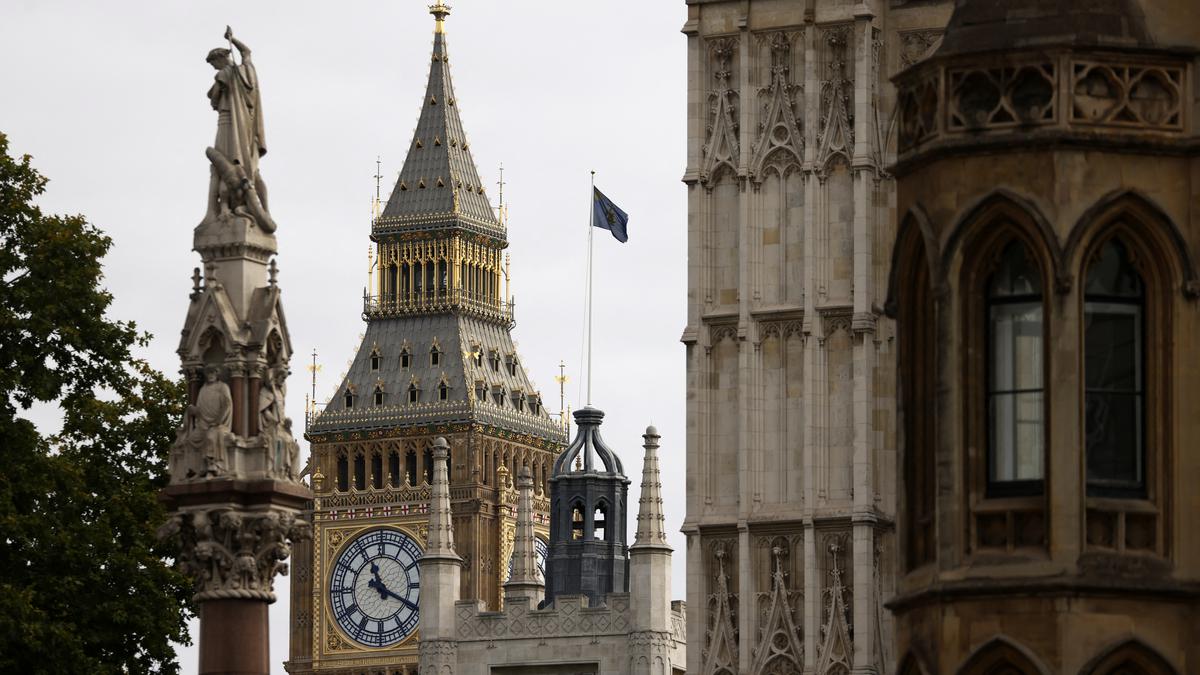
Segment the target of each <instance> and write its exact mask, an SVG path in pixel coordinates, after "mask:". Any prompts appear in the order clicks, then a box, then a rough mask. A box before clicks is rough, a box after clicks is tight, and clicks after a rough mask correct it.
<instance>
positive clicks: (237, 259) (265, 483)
mask: <svg viewBox="0 0 1200 675" xmlns="http://www.w3.org/2000/svg"><path fill="white" fill-rule="evenodd" d="M225 38H226V39H227V40H229V41H230V43H231V44H232V45H233V46H234V47H236V48H237V50H238V52H239V54H240V57H241V58H240V63H239V62H238V60H237V59H235V58H234V56H233V54H232V53H231V52H230V50H228V49H225V48H217V49H213V50H212V51H210V52H209V54H208V62H209V63H210V64H211V65H212V66H213V68H214V69H216V71H217V74H216V77H215V82H214V84H213V86H212V88H211V89H210V90H209V100H210V101H211V102H212V107H213V109H214V110H216V112H217V117H218V122H217V137H216V142H215V143H214V147H211V148H208V150H207V151H206V153H205V154H206V155H207V156H208V158H209V161H210V163H211V179H210V185H209V206H208V212H207V214H206V215H205V217H204V219H203V220H202V221H201V223H200V224H199V225H198V226H197V227H196V228H195V230H194V232H193V248H194V249H195V250H196V252H198V253H199V254H200V259H201V262H202V264H203V266H204V270H205V272H204V275H203V277H201V274H200V271H199V269H197V270H196V271H195V273H194V274H193V288H192V293H191V296H190V304H189V305H188V310H187V317H186V318H185V320H184V326H183V331H182V336H181V339H180V344H179V350H178V353H179V357H180V360H181V362H182V369H183V372H184V373H186V374H188V376H189V387H188V401H187V408H186V412H185V413H184V418H183V421H182V423H181V425H180V427H179V429H178V430H177V432H176V439H175V443H174V445H173V446H172V448H171V456H170V465H169V470H170V476H171V479H170V483H169V484H168V486H167V487H166V488H164V489H163V492H162V496H161V498H162V500H163V502H164V503H165V504H166V505H167V509H168V511H169V513H170V517H169V520H168V521H167V523H166V524H164V525H163V527H162V529H161V531H160V534H161V536H163V537H169V538H174V539H176V540H177V541H178V542H179V545H180V549H179V559H178V564H179V566H180V568H181V569H182V570H183V571H184V572H186V573H188V574H189V575H191V576H192V577H193V578H194V580H195V584H196V594H195V600H196V602H197V605H198V608H199V609H198V613H199V615H200V639H199V648H200V665H199V672H200V673H201V675H218V674H230V675H232V674H237V675H259V674H261V675H266V674H267V673H269V672H270V652H269V648H268V630H267V605H269V604H270V603H272V602H274V601H275V593H274V580H275V575H277V574H286V573H287V563H286V562H284V561H285V560H287V558H288V556H289V555H290V553H291V545H292V542H294V541H298V540H302V539H304V538H306V537H308V536H309V532H310V528H309V523H308V522H306V521H305V520H304V518H303V516H302V512H303V509H304V508H305V505H306V504H307V503H308V502H309V501H310V500H311V499H312V493H311V492H310V491H309V489H308V487H306V486H305V485H303V484H302V483H300V481H299V478H298V474H299V467H297V466H296V465H295V464H296V462H295V461H283V462H281V461H277V460H278V458H280V457H286V458H289V459H292V458H295V456H296V454H297V452H298V450H299V447H298V445H297V444H296V441H295V439H294V438H293V437H292V435H291V426H292V422H291V420H290V419H287V418H286V417H284V416H283V414H282V412H283V410H284V405H283V403H284V402H283V394H282V391H283V388H282V382H280V383H279V385H280V386H277V387H275V389H273V390H272V394H273V396H275V397H276V398H275V399H274V400H272V401H270V404H271V406H272V407H271V411H272V412H273V413H274V414H268V415H264V416H263V417H262V418H261V420H262V421H265V422H267V423H268V424H267V425H264V424H261V423H251V422H250V420H255V421H259V418H258V417H257V414H258V404H257V401H258V394H259V386H258V385H259V383H260V382H259V379H258V378H257V377H245V375H246V366H247V364H265V366H266V368H269V369H271V371H272V372H274V373H279V374H281V375H283V376H286V374H287V368H288V366H287V364H288V362H289V360H290V359H291V354H292V347H291V339H290V337H289V335H288V329H287V323H286V321H285V320H284V315H283V310H282V305H281V304H280V291H279V286H278V285H277V283H276V275H277V269H276V266H275V260H274V259H273V256H274V255H275V253H276V250H277V245H276V239H275V234H274V232H275V223H274V221H272V220H271V218H270V215H269V214H268V213H267V211H266V188H265V186H264V185H263V183H262V178H261V176H260V175H259V173H258V159H259V157H261V156H262V155H264V154H266V144H265V141H264V136H263V126H262V109H261V99H260V97H259V92H258V76H257V74H256V72H255V70H254V65H253V63H252V62H251V60H250V49H249V48H248V47H247V46H246V45H245V44H243V43H242V42H241V41H239V40H238V39H236V38H234V37H233V32H232V31H231V30H229V29H228V28H226V31H225ZM202 281H203V283H201V282H202ZM196 374H202V379H198V378H196ZM252 416H253V417H252Z"/></svg>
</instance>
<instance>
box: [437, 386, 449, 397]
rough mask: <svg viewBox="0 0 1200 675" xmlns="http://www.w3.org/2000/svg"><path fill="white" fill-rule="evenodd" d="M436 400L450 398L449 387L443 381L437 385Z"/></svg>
mask: <svg viewBox="0 0 1200 675" xmlns="http://www.w3.org/2000/svg"><path fill="white" fill-rule="evenodd" d="M438 400H439V401H448V400H450V387H449V386H448V385H447V384H446V383H445V382H443V383H441V384H439V385H438Z"/></svg>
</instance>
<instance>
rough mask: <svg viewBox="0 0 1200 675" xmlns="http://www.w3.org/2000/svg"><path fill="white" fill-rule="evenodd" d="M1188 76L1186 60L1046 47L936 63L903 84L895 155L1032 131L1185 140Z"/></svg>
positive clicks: (918, 68)
mask: <svg viewBox="0 0 1200 675" xmlns="http://www.w3.org/2000/svg"><path fill="white" fill-rule="evenodd" d="M914 35H915V34H914ZM915 39H916V38H914V40H915ZM1186 70H1187V68H1186V62H1185V60H1184V58H1183V57H1169V58H1168V59H1165V60H1164V59H1161V58H1159V59H1155V60H1153V61H1150V60H1146V59H1145V58H1144V57H1139V56H1137V55H1131V54H1128V53H1121V52H1113V53H1111V54H1106V53H1103V52H1097V51H1096V50H1094V49H1093V50H1089V52H1088V54H1087V57H1086V58H1082V57H1080V56H1076V55H1075V53H1073V52H1072V51H1069V50H1066V49H1064V50H1062V51H1059V52H1058V53H1054V52H1050V53H1047V51H1046V50H1044V49H1043V50H1038V51H1036V52H1035V51H1030V52H1025V53H1022V52H1015V53H1009V54H1006V55H1005V56H1003V57H995V56H992V57H986V58H981V59H980V61H979V62H978V63H971V64H964V63H961V61H955V62H953V63H950V62H947V61H946V60H945V59H941V58H939V57H937V56H934V57H931V58H929V59H927V60H925V61H923V62H921V63H918V64H916V65H914V66H913V67H912V68H911V69H910V70H909V71H907V72H904V73H903V74H901V75H900V76H899V77H898V78H897V86H898V89H899V98H898V106H899V114H900V122H899V139H898V151H899V152H900V154H901V155H904V154H905V153H910V152H912V151H914V150H916V149H918V148H923V147H925V146H927V145H929V144H930V143H935V144H936V142H937V141H941V140H945V141H956V142H961V140H962V139H961V138H960V137H962V136H968V135H969V136H971V137H972V138H978V137H980V134H982V135H983V137H987V136H992V135H1002V134H1011V133H1019V134H1023V142H1024V141H1027V140H1028V137H1029V135H1030V134H1031V133H1057V134H1070V135H1074V136H1077V137H1078V138H1079V140H1080V141H1082V142H1089V143H1099V142H1104V141H1111V140H1112V139H1111V138H1106V137H1097V136H1096V134H1095V131H1096V130H1097V128H1109V129H1116V130H1120V131H1125V132H1128V133H1131V134H1147V133H1152V134H1162V133H1167V134H1181V133H1183V132H1184V119H1185V118H1186V117H1187V109H1186V108H1187V106H1188V98H1187V96H1186V95H1185V73H1186ZM942 92H944V95H943V93H942ZM1060 106H1062V107H1063V110H1060V109H1059V108H1060ZM1146 139H1147V140H1152V141H1156V140H1157V139H1154V138H1153V136H1146ZM1164 142H1165V141H1164Z"/></svg>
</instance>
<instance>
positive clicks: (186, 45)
mask: <svg viewBox="0 0 1200 675" xmlns="http://www.w3.org/2000/svg"><path fill="white" fill-rule="evenodd" d="M428 4H430V2H428V1H414V0H404V1H403V2H397V1H391V2H362V1H354V2H343V3H329V2H320V3H318V2H307V1H306V2H296V1H288V2H284V1H282V0H272V1H265V0H264V1H259V2H246V1H244V0H243V1H241V2H235V1H233V0H209V1H208V2H203V3H201V2H188V3H184V2H151V1H143V2H133V1H121V2H118V1H114V0H109V1H106V2H102V3H101V2H80V1H76V2H65V1H60V0H5V2H4V5H3V8H0V63H3V64H4V67H3V68H0V92H2V93H0V131H3V132H4V133H6V134H8V136H9V140H10V152H12V153H15V154H18V155H19V154H24V153H28V154H30V155H32V156H33V158H34V164H35V166H36V167H37V168H38V170H39V171H41V172H42V173H43V174H44V175H46V176H48V177H49V178H50V181H51V182H50V185H49V188H48V190H47V192H46V194H45V195H44V197H43V199H42V201H41V205H42V206H43V208H44V209H45V210H46V211H48V212H52V213H80V214H83V215H85V216H86V217H87V218H88V219H89V221H91V222H92V223H94V224H96V225H98V226H99V227H101V228H102V229H103V230H104V231H106V232H107V233H108V234H109V235H111V236H112V237H113V239H114V242H115V244H114V246H113V249H112V251H111V252H110V253H109V256H108V258H107V259H106V265H105V274H106V286H107V287H108V288H109V290H111V292H112V293H113V295H114V296H115V301H114V303H113V307H112V311H111V315H112V317H114V318H119V319H132V320H134V321H136V322H137V324H138V326H139V327H140V328H141V329H143V330H147V331H149V332H151V333H153V334H154V335H155V339H154V342H153V344H152V346H151V347H150V349H149V350H148V351H147V352H146V354H145V355H146V356H147V357H148V358H149V359H150V361H151V362H152V363H153V364H154V365H155V366H156V367H158V368H159V369H161V370H163V371H165V372H168V373H174V372H176V371H177V369H178V367H179V362H178V358H177V356H176V355H175V347H176V346H177V344H176V336H177V335H178V334H179V333H178V331H179V330H180V328H181V327H182V324H183V318H184V312H185V310H186V307H187V296H188V293H189V291H190V288H191V281H190V276H191V272H192V268H193V267H195V266H197V265H199V256H198V255H197V254H195V253H193V252H192V251H191V250H190V249H191V241H192V228H193V227H194V226H195V225H196V224H197V223H198V222H199V221H200V218H201V217H202V216H203V214H204V206H205V198H206V193H207V187H208V161H207V159H206V158H205V157H204V148H205V147H206V146H207V145H209V144H211V143H212V140H213V136H214V133H215V128H216V127H215V125H216V113H214V112H213V111H212V110H211V108H210V107H209V104H208V100H207V99H206V97H205V92H206V91H207V90H208V88H209V86H210V84H211V82H212V75H213V71H212V69H211V68H210V67H209V66H208V64H206V63H205V62H204V57H205V55H206V53H207V52H208V50H209V49H210V48H212V47H217V46H223V45H224V40H223V39H222V37H221V36H222V33H223V31H224V29H225V25H226V24H227V23H228V24H231V25H232V26H233V28H234V31H235V34H236V35H237V36H238V37H239V38H240V39H241V40H242V41H244V42H245V43H246V44H247V45H249V46H250V47H251V49H253V50H254V62H255V65H256V66H257V68H258V74H259V78H260V80H261V82H262V90H263V108H264V119H265V123H266V138H267V146H268V149H269V153H268V154H267V155H266V157H264V158H263V160H262V163H261V171H262V174H263V178H264V180H265V181H266V183H267V186H268V189H269V191H270V202H271V211H272V215H273V216H274V218H275V221H276V222H277V223H278V224H279V232H278V236H279V246H280V251H279V257H278V261H279V268H280V285H281V286H282V288H283V292H284V296H283V300H284V307H285V310H286V312H287V317H288V322H289V327H290V329H291V337H292V343H293V346H294V348H295V349H296V351H297V353H296V355H295V356H294V357H293V359H292V370H293V375H292V377H291V379H290V381H289V385H290V386H289V391H290V399H289V400H288V408H289V414H290V415H291V416H292V417H293V418H295V419H296V420H302V419H303V408H304V392H306V391H308V388H309V383H308V373H307V371H306V370H305V368H304V366H305V364H306V363H307V362H308V360H309V358H310V356H309V354H310V353H311V352H312V350H313V349H314V348H316V349H317V350H318V351H319V353H320V356H319V361H320V362H321V363H322V364H323V365H324V369H323V370H322V371H321V373H320V376H319V378H318V382H317V394H318V397H319V398H321V399H325V398H328V397H329V396H330V395H331V394H332V392H333V389H334V387H336V386H337V384H338V382H339V381H340V377H339V375H340V374H341V373H343V372H344V370H345V368H346V364H347V363H348V361H349V360H350V359H351V357H352V356H353V354H354V351H355V349H356V348H357V345H358V341H359V335H360V334H361V333H362V331H363V328H364V324H363V322H362V320H361V318H360V309H361V296H362V288H363V286H364V285H365V283H366V256H367V248H368V240H367V233H368V230H369V214H370V211H369V209H370V198H371V196H372V195H373V194H374V179H373V178H372V176H373V175H374V173H375V157H376V155H379V156H381V157H382V160H383V169H384V175H385V176H387V178H386V179H385V181H384V183H385V184H384V188H383V190H384V198H385V199H386V196H387V193H388V192H389V191H390V189H391V187H392V184H393V182H394V180H395V175H396V173H397V172H398V171H399V169H400V166H401V164H402V163H403V160H404V156H403V152H404V149H405V148H407V147H408V143H409V141H410V139H411V135H412V130H413V126H414V125H415V124H416V119H417V113H418V111H419V106H420V99H421V95H422V93H423V90H424V86H425V81H426V76H427V73H428V65H429V52H430V47H431V43H432V28H433V19H432V17H430V16H429V14H428V13H427V9H426V6H427V5H428ZM451 4H452V7H453V10H454V11H453V13H452V14H451V15H450V17H449V19H448V20H447V32H448V38H449V49H450V58H451V67H452V68H453V77H454V84H455V88H456V95H457V97H458V100H459V102H460V109H461V111H462V116H463V122H464V125H465V126H466V129H467V133H468V134H469V139H470V142H471V147H472V152H473V154H474V155H475V158H476V161H477V162H478V163H479V170H480V172H481V175H482V176H483V177H484V180H485V181H487V182H488V183H489V184H490V185H491V187H490V188H489V194H490V196H491V198H492V200H493V206H494V205H495V198H496V194H497V190H496V186H495V185H494V183H495V181H496V179H497V170H496V169H497V167H498V166H499V164H500V163H501V162H503V163H504V168H505V171H504V176H505V182H506V185H505V196H506V198H507V200H508V201H509V203H510V230H509V240H510V242H511V247H510V248H509V251H510V252H511V254H512V264H513V271H514V294H515V296H516V300H517V320H518V321H517V327H516V329H515V331H514V335H515V337H516V339H517V341H518V348H519V350H520V353H521V356H522V361H523V363H524V364H525V366H526V368H527V369H528V370H529V373H530V376H531V377H533V378H534V381H535V383H536V384H537V385H538V386H539V387H540V388H541V390H542V392H543V393H544V394H545V398H546V401H547V404H548V405H549V406H550V407H552V408H557V405H558V403H557V401H558V392H557V390H556V384H555V382H554V376H555V375H556V374H557V372H558V363H559V360H560V359H563V360H565V361H566V363H567V365H568V369H569V374H570V376H571V378H572V380H571V382H570V383H569V384H568V390H567V396H568V401H569V402H570V403H571V404H572V405H573V406H574V407H578V406H579V405H580V404H581V403H582V402H583V401H582V397H581V396H580V395H579V393H580V391H581V389H580V385H581V384H582V383H583V380H582V378H581V377H580V375H581V333H582V328H581V326H582V314H583V313H582V298H583V268H584V255H585V242H586V234H587V225H586V224H587V220H586V219H587V209H588V207H589V204H588V201H587V200H588V170H589V169H595V170H596V171H597V172H598V173H597V185H598V186H599V187H600V188H601V189H603V190H604V192H605V193H606V194H607V195H609V196H610V197H611V198H612V199H613V200H614V201H615V202H616V203H617V204H618V205H619V206H620V207H622V208H623V209H624V210H625V211H627V212H628V213H629V214H630V224H629V232H630V240H629V243H628V244H625V245H622V244H619V243H617V242H616V241H615V240H613V239H612V238H611V237H610V236H609V235H608V233H607V232H604V231H602V230H597V232H596V234H597V237H596V277H595V288H596V300H595V322H596V326H597V330H596V347H595V355H594V359H595V366H594V370H595V374H596V378H595V384H594V392H593V402H594V404H595V405H596V406H597V407H599V408H601V409H603V410H605V411H606V412H607V414H608V417H607V419H606V421H605V425H604V427H603V432H604V436H605V438H606V440H607V441H608V442H609V444H610V445H612V446H613V447H614V448H616V449H617V450H618V451H619V452H620V454H621V455H622V458H623V460H624V463H625V466H626V468H627V470H628V471H629V473H630V478H631V479H632V480H633V486H632V491H631V494H630V501H629V503H630V504H631V507H633V506H634V505H636V504H637V492H638V483H639V480H640V473H641V461H640V457H641V434H642V432H643V430H644V428H645V426H646V425H647V424H649V423H651V421H652V422H653V423H654V424H655V425H656V426H657V427H658V429H659V432H660V433H661V434H662V437H663V439H662V443H663V448H662V450H661V455H662V458H663V465H664V492H665V494H664V496H665V499H666V510H667V525H668V529H669V531H670V532H671V533H672V539H671V544H672V545H673V546H674V547H675V557H674V589H673V593H672V597H674V598H678V599H682V598H683V597H684V553H685V550H684V541H683V537H682V536H681V535H679V534H678V529H679V525H680V522H681V521H682V519H683V512H684V502H683V495H684V352H683V347H682V345H680V344H679V341H678V340H679V336H680V333H681V331H682V329H683V326H684V321H685V292H686V289H685V284H686V269H685V262H686V246H685V231H686V230H685V228H686V211H685V209H686V195H685V188H684V187H683V185H682V184H681V183H680V182H679V177H680V176H681V175H682V173H683V168H684V161H685V154H684V144H685V126H684V120H685V109H684V108H685V91H684V90H685V73H686V71H685V63H684V56H685V53H684V52H685V43H684V38H683V36H681V35H680V34H679V28H680V27H681V26H682V24H683V22H684V20H685V18H686V16H685V11H684V5H683V3H682V2H681V1H679V0H671V1H669V2H668V1H666V0H653V1H649V2H648V1H646V0H605V1H604V2H590V3H582V2H545V1H533V0H503V2H500V1H497V0H492V1H489V2H484V1H483V0H459V1H457V2H452V3H451ZM63 264H70V261H63ZM38 417H39V420H38V421H39V423H41V424H43V425H45V426H47V427H52V426H53V425H54V424H55V421H54V419H53V411H49V410H39V411H38ZM306 450H307V448H306ZM633 515H634V514H632V513H631V514H630V519H629V525H628V526H629V534H630V538H632V535H633V530H634V520H633V518H632V516H633ZM276 590H277V592H278V593H279V595H280V598H281V601H280V602H277V603H276V604H275V605H273V606H272V609H271V636H272V637H271V658H272V662H273V669H274V670H273V672H275V673H283V672H284V671H283V667H282V661H283V659H285V658H286V657H287V653H288V646H287V622H288V615H287V608H288V583H287V578H281V579H280V580H279V581H278V583H277V584H276ZM192 634H193V638H195V637H196V636H197V631H196V627H195V624H194V623H193V633H192ZM195 659H196V653H195V651H194V649H190V648H183V649H181V651H180V660H181V662H182V664H183V667H184V672H185V673H194V672H195V671H196V661H195Z"/></svg>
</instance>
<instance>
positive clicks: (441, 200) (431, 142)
mask: <svg viewBox="0 0 1200 675" xmlns="http://www.w3.org/2000/svg"><path fill="white" fill-rule="evenodd" d="M464 226H465V229H470V230H473V231H482V232H483V233H487V234H492V235H493V236H498V237H501V238H503V236H504V230H503V227H502V226H501V225H500V223H499V221H498V220H497V219H496V215H495V213H494V212H493V211H492V205H491V203H490V202H489V201H488V197H487V193H486V191H485V190H484V187H483V181H482V180H480V178H479V171H478V170H477V169H476V168H475V160H474V159H472V158H471V149H470V143H469V142H468V141H467V134H466V132H465V131H464V130H463V124H462V119H460V118H459V113H458V100H457V98H456V97H455V95H454V85H453V84H452V83H451V81H450V57H449V55H448V53H447V51H446V34H445V33H444V32H435V33H434V36H433V58H432V60H431V63H430V66H429V83H428V84H427V85H426V88H425V97H424V98H423V99H421V116H420V119H418V120H417V128H416V131H415V132H414V133H413V139H412V143H410V144H409V147H408V156H407V157H406V158H405V160H404V168H403V169H402V170H401V171H400V179H399V180H398V181H397V182H396V186H395V188H393V189H392V194H391V197H389V198H388V202H387V206H386V207H384V209H383V214H382V215H381V216H380V217H379V218H378V219H377V220H376V224H375V228H374V229H375V231H376V232H381V231H388V230H396V229H409V228H412V229H420V230H427V229H432V228H450V227H464Z"/></svg>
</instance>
